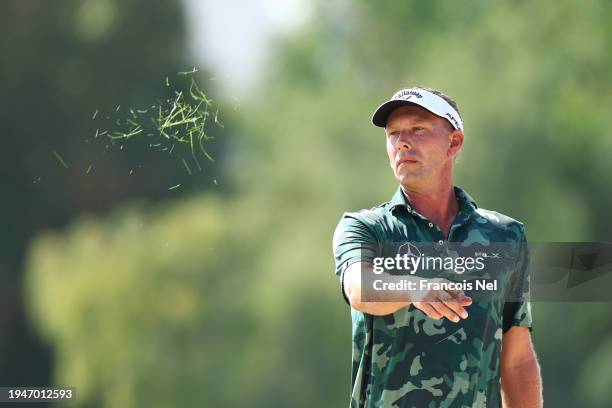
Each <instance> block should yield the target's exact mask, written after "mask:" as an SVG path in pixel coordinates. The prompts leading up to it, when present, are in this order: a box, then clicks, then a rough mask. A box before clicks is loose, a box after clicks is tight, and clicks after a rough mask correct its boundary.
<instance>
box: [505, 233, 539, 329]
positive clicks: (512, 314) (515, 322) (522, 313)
mask: <svg viewBox="0 0 612 408" xmlns="http://www.w3.org/2000/svg"><path fill="white" fill-rule="evenodd" d="M529 277H530V270H529V249H528V246H527V237H526V236H525V230H524V228H521V243H520V250H519V256H518V260H517V267H516V269H515V270H514V274H513V276H512V277H511V280H510V287H509V291H508V292H506V293H507V294H506V302H505V303H504V312H503V331H504V333H505V332H507V331H508V330H510V328H511V327H512V326H524V327H529V330H530V331H531V330H532V329H533V328H532V317H531V302H530V297H529Z"/></svg>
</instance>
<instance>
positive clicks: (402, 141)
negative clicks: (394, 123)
mask: <svg viewBox="0 0 612 408" xmlns="http://www.w3.org/2000/svg"><path fill="white" fill-rule="evenodd" d="M393 144H394V145H395V148H396V149H397V150H411V149H412V144H411V143H410V140H409V138H408V137H406V135H404V134H402V135H401V136H398V137H397V138H396V139H395V143H393Z"/></svg>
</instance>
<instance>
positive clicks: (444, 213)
mask: <svg viewBox="0 0 612 408" xmlns="http://www.w3.org/2000/svg"><path fill="white" fill-rule="evenodd" d="M402 191H403V192H404V195H405V196H406V198H407V199H408V201H409V202H410V206H411V207H412V208H414V209H415V210H416V211H417V212H418V213H420V214H422V215H423V216H425V217H426V218H427V219H429V220H430V221H431V222H433V223H434V224H436V225H437V226H438V227H439V228H440V229H441V230H442V232H443V233H444V236H448V232H449V230H450V227H451V225H452V223H453V220H454V219H455V216H456V215H457V213H458V212H459V203H458V202H457V198H456V197H455V189H454V187H453V185H452V183H451V182H449V183H445V184H444V185H441V186H438V187H437V188H435V189H431V190H427V191H419V190H413V189H410V188H409V187H406V186H402Z"/></svg>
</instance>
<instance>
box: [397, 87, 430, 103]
mask: <svg viewBox="0 0 612 408" xmlns="http://www.w3.org/2000/svg"><path fill="white" fill-rule="evenodd" d="M412 96H416V97H417V98H419V99H421V98H423V95H422V94H421V93H419V92H417V91H415V90H413V89H402V90H401V91H399V92H398V93H396V94H395V95H393V98H391V99H393V100H403V101H407V100H408V99H410V98H411V97H412Z"/></svg>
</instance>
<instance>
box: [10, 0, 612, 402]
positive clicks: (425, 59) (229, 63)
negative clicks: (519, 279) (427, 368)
mask: <svg viewBox="0 0 612 408" xmlns="http://www.w3.org/2000/svg"><path fill="white" fill-rule="evenodd" d="M610 21H612V3H610V2H608V1H606V0H583V1H580V2H577V1H570V0H540V1H537V2H532V1H522V0H514V1H510V0H506V1H499V2H491V1H488V0H470V1H462V2H450V1H417V0H404V1H398V0H392V1H391V0H379V1H376V2H372V1H366V0H352V1H348V0H334V1H322V0H292V1H280V0H279V1H274V0H252V1H249V0H242V1H239V0H232V1H230V0H226V1H224V2H221V1H217V0H183V1H180V0H164V1H146V0H72V1H39V0H2V1H1V2H0V125H1V134H2V142H3V143H2V149H0V151H1V152H2V154H1V157H2V162H1V165H0V169H1V178H2V189H1V190H0V191H1V193H0V194H1V197H2V199H1V200H0V210H1V211H0V214H2V222H1V224H0V225H1V229H2V234H1V245H0V277H1V282H2V283H1V285H0V385H3V386H9V385H13V386H14V385H51V384H56V385H66V386H68V385H70V386H75V387H76V388H77V395H78V400H77V401H76V404H74V405H75V406H79V407H113V408H118V407H173V406H177V407H196V406H198V407H202V406H204V407H241V406H249V407H338V406H346V404H347V401H348V392H349V381H350V358H351V356H350V316H349V311H348V309H347V307H346V305H345V304H344V302H343V300H342V298H341V296H340V292H339V288H338V281H337V278H336V277H335V276H334V274H333V258H332V255H331V236H332V232H333V230H334V227H335V225H336V223H337V221H338V220H339V218H340V216H341V214H342V213H343V212H344V211H348V210H357V209H360V208H365V207H367V208H369V207H371V206H374V205H377V204H378V203H380V202H383V201H386V200H388V199H389V198H390V197H391V195H392V194H393V192H394V191H395V188H396V185H395V181H394V179H393V177H392V173H391V170H390V169H389V167H388V164H387V161H386V153H385V150H384V137H383V134H382V132H381V131H380V129H377V128H374V127H373V126H371V125H370V123H369V117H370V115H371V112H372V111H373V109H374V108H375V107H376V106H377V104H378V103H380V102H381V101H382V100H384V99H386V98H388V97H389V96H390V95H391V94H392V93H393V92H395V91H396V90H397V89H399V88H401V87H405V86H410V85H423V86H430V87H434V88H439V89H441V90H443V91H444V92H446V93H447V94H449V95H451V96H453V97H454V98H455V99H456V100H457V102H458V103H459V107H460V110H461V113H462V116H463V118H464V123H465V125H466V144H465V148H464V151H463V152H462V154H461V157H460V158H459V160H458V162H457V165H456V178H457V184H458V185H460V186H462V187H463V188H465V189H467V190H468V191H469V192H470V193H471V194H472V195H473V196H474V197H475V198H476V200H477V202H478V203H479V205H480V206H481V207H484V208H491V209H495V210H498V211H500V212H503V213H506V214H508V215H510V216H512V217H514V218H517V219H519V220H522V221H523V222H524V223H525V224H526V226H527V233H528V236H529V238H530V239H531V240H533V241H580V240H584V241H595V240H599V241H610V240H611V239H610V236H611V232H610V231H611V230H612V217H611V216H610V205H611V204H612V181H611V176H612V172H611V166H610V162H611V159H612V134H611V132H610V119H612V118H611V108H612V80H611V78H610V72H612V25H610ZM194 66H195V67H198V68H199V72H198V74H197V77H198V81H199V82H200V84H201V85H202V87H203V89H204V90H205V91H206V92H207V93H208V95H209V96H211V97H212V98H213V100H214V101H215V103H216V104H218V106H219V109H220V111H219V116H220V120H221V122H222V123H223V125H224V127H220V126H213V127H211V128H210V129H209V135H210V136H213V137H214V139H213V140H212V141H210V142H209V144H208V148H209V150H210V152H211V154H212V155H213V157H214V159H215V161H214V162H206V163H205V164H204V166H203V170H202V171H201V172H196V173H195V174H194V175H193V176H189V175H188V174H187V173H186V172H185V169H184V168H183V167H182V165H181V164H180V162H179V161H178V160H177V158H176V157H171V156H168V155H165V154H161V153H160V152H159V151H156V150H154V149H150V148H149V147H148V144H147V143H144V142H143V143H140V142H138V141H135V142H134V143H133V144H130V145H129V146H127V147H126V148H125V149H123V150H120V149H117V148H110V149H107V148H105V146H104V143H101V142H100V141H99V140H93V139H92V136H93V134H94V132H95V129H96V123H95V121H92V119H91V117H92V113H93V112H95V111H96V110H99V111H100V114H101V115H103V114H106V115H108V114H109V113H111V114H112V112H113V110H114V108H115V106H116V105H119V104H121V105H123V106H146V105H147V104H150V103H151V101H155V100H156V99H157V98H162V97H165V96H166V95H167V93H168V92H169V91H168V88H167V87H166V86H165V84H164V78H165V77H166V76H168V75H172V74H173V73H176V72H178V71H184V70H188V69H190V68H191V67H194ZM53 151H57V152H58V153H60V154H61V156H62V157H63V158H64V160H65V161H66V164H67V165H68V169H66V168H64V167H63V166H61V165H60V164H59V163H58V161H57V160H56V158H55V157H54V156H53V154H52V152H53ZM90 164H92V165H93V166H92V169H91V171H90V172H89V173H86V169H87V168H88V166H89V165H90ZM130 173H131V174H130ZM176 184H181V186H180V187H179V188H176V189H173V190H168V187H169V186H173V185H176ZM610 289H611V290H612V288H610ZM533 313H534V331H533V338H534V342H535V346H536V350H537V353H538V356H539V359H540V363H541V366H542V374H543V379H544V396H545V402H546V406H548V407H576V406H580V407H609V406H610V401H611V400H612V307H611V305H610V303H588V302H583V303H563V302H557V303H553V302H538V303H534V305H533Z"/></svg>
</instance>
